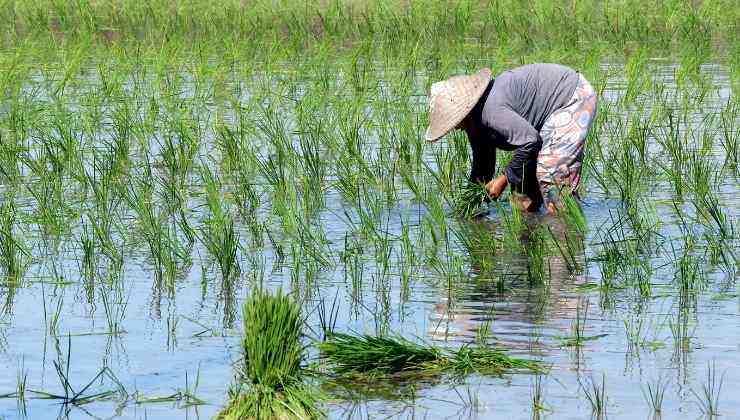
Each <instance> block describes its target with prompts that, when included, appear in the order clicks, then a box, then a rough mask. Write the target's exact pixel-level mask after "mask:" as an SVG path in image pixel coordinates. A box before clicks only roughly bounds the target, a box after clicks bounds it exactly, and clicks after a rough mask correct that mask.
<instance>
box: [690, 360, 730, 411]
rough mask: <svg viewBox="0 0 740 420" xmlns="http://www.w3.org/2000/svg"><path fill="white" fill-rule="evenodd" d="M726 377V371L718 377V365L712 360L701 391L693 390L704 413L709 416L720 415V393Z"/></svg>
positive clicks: (708, 365)
mask: <svg viewBox="0 0 740 420" xmlns="http://www.w3.org/2000/svg"><path fill="white" fill-rule="evenodd" d="M724 379H725V374H724V373H722V375H721V376H719V378H718V377H717V366H716V364H715V363H714V362H712V363H711V364H707V381H706V382H704V383H702V386H701V392H700V393H697V392H696V391H694V390H693V389H692V390H691V393H692V394H693V395H694V397H695V398H696V400H697V404H698V405H699V408H700V409H701V411H702V413H704V415H706V416H708V417H709V418H714V417H716V416H719V394H720V392H722V383H723V382H724Z"/></svg>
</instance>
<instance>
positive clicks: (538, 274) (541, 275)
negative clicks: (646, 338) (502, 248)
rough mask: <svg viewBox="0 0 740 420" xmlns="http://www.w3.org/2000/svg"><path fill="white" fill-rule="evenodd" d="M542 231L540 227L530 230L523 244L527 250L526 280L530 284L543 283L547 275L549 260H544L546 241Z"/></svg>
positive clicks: (538, 284)
mask: <svg viewBox="0 0 740 420" xmlns="http://www.w3.org/2000/svg"><path fill="white" fill-rule="evenodd" d="M544 232H545V230H544V228H542V227H538V228H537V229H534V230H532V231H530V232H529V238H528V240H527V243H526V245H525V246H524V247H525V250H526V251H527V280H528V281H529V284H530V285H531V286H541V285H544V284H545V282H546V279H547V278H548V277H549V271H550V268H549V262H547V261H546V254H547V245H548V242H547V236H545V233H544ZM546 265H547V266H546Z"/></svg>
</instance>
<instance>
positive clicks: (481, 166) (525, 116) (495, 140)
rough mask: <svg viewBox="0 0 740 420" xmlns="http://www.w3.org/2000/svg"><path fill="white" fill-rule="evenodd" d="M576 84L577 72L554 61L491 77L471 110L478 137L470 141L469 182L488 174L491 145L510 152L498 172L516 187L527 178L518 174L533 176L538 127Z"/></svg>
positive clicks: (492, 163)
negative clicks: (509, 156)
mask: <svg viewBox="0 0 740 420" xmlns="http://www.w3.org/2000/svg"><path fill="white" fill-rule="evenodd" d="M577 84H578V73H577V72H576V71H575V70H573V69H570V68H568V67H565V66H561V65H559V64H529V65H525V66H522V67H517V68H515V69H512V70H508V71H505V72H503V73H501V74H500V75H498V76H497V77H496V78H495V79H494V80H492V81H491V83H490V84H489V86H488V89H487V90H486V91H485V92H484V94H483V96H482V97H481V99H480V100H479V101H478V104H477V105H476V107H475V108H474V109H473V111H472V113H473V115H472V116H473V121H474V122H476V125H477V126H478V130H476V131H477V132H478V133H479V135H478V136H477V137H478V138H471V139H470V144H471V147H472V149H473V167H472V170H471V174H470V178H471V180H472V181H487V180H490V179H491V178H492V176H493V171H494V169H495V161H496V155H495V153H496V148H500V149H503V150H513V151H514V155H513V156H512V159H511V161H510V162H509V165H508V166H507V167H506V169H505V171H504V173H505V174H506V178H507V180H508V181H509V183H510V184H511V185H512V186H514V188H515V189H517V190H519V191H521V190H522V189H523V183H527V182H528V181H530V180H523V178H524V177H525V176H527V177H529V178H534V176H535V175H534V174H535V168H536V164H537V154H538V153H539V151H540V148H541V147H542V139H541V138H540V135H539V131H540V129H542V125H543V124H544V123H545V120H547V118H548V117H549V116H550V114H552V113H553V112H554V111H555V110H557V109H559V108H562V107H564V106H566V105H567V103H568V101H569V100H570V98H571V96H572V95H573V92H574V90H575V88H576V85H577ZM523 181H524V182H523Z"/></svg>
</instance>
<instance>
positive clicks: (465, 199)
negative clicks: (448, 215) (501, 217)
mask: <svg viewBox="0 0 740 420" xmlns="http://www.w3.org/2000/svg"><path fill="white" fill-rule="evenodd" d="M487 198H488V191H486V187H485V185H484V184H483V183H474V182H470V183H467V184H465V185H464V186H462V187H461V188H460V189H459V190H458V191H457V193H456V194H455V198H454V200H455V201H454V203H453V208H452V212H453V213H454V214H455V216H457V217H461V218H463V219H472V218H474V217H478V216H481V215H483V214H485V213H486V212H487V209H486V208H485V206H482V204H484V203H485V201H486V199H487Z"/></svg>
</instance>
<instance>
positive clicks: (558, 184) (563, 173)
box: [537, 74, 597, 203]
mask: <svg viewBox="0 0 740 420" xmlns="http://www.w3.org/2000/svg"><path fill="white" fill-rule="evenodd" d="M578 77H579V80H578V85H577V86H576V89H575V91H574V92H573V96H572V97H571V99H570V101H569V102H568V104H567V105H566V106H565V107H563V108H560V109H558V110H556V111H555V112H553V113H552V114H550V116H549V117H548V118H547V120H546V121H545V123H544V125H543V126H542V129H541V130H540V137H541V138H542V149H541V150H540V152H539V154H538V156H537V180H538V182H539V186H540V191H541V192H542V198H543V199H544V200H545V202H546V203H547V202H557V201H558V198H559V193H560V192H561V191H563V192H564V191H568V192H569V193H574V194H577V193H578V186H579V185H580V183H581V166H582V163H583V149H584V146H585V145H586V136H587V134H588V130H589V128H591V123H592V122H593V120H594V117H595V116H596V105H597V98H596V92H595V91H594V88H593V87H592V86H591V84H590V83H589V82H588V81H587V80H586V79H585V78H584V77H583V75H581V74H579V75H578Z"/></svg>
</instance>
